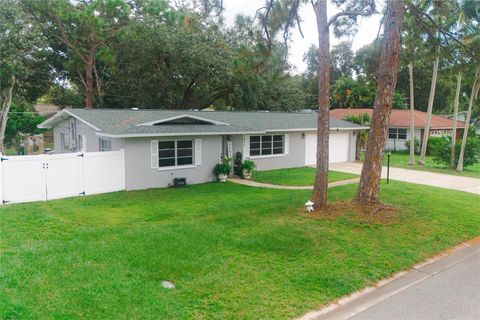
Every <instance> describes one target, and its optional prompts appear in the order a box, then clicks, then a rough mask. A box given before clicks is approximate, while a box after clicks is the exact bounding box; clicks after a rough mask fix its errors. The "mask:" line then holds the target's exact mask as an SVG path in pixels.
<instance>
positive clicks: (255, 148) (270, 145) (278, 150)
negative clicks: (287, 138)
mask: <svg viewBox="0 0 480 320" xmlns="http://www.w3.org/2000/svg"><path fill="white" fill-rule="evenodd" d="M283 151H284V138H283V135H281V134H276V135H265V136H250V156H253V157H254V156H267V155H275V154H283Z"/></svg>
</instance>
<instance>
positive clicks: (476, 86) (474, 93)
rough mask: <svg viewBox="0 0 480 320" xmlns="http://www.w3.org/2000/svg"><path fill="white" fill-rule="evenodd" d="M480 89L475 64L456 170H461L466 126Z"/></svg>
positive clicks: (479, 76) (466, 136)
mask: <svg viewBox="0 0 480 320" xmlns="http://www.w3.org/2000/svg"><path fill="white" fill-rule="evenodd" d="M479 90H480V65H478V66H477V72H476V73H475V80H474V81H473V86H472V93H471V95H470V101H469V102H468V110H467V117H466V119H465V129H463V137H462V146H461V148H460V155H459V156H458V164H457V171H463V156H464V154H465V146H466V144H467V138H468V126H469V125H470V118H471V116H472V107H473V102H474V101H475V100H477V97H478V91H479Z"/></svg>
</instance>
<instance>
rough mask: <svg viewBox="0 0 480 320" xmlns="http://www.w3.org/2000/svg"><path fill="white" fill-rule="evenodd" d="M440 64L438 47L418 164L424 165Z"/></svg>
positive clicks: (438, 48)
mask: <svg viewBox="0 0 480 320" xmlns="http://www.w3.org/2000/svg"><path fill="white" fill-rule="evenodd" d="M439 62H440V47H437V54H436V57H435V62H434V63H433V75H432V85H431V86H430V96H429V98H428V108H427V120H426V122H425V130H424V131H423V140H422V150H421V151H420V159H419V160H418V163H419V164H421V165H425V155H426V154H427V144H428V137H429V136H430V121H431V120H432V110H433V101H434V100H435V87H436V85H437V74H438V64H439Z"/></svg>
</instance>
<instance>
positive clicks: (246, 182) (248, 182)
mask: <svg viewBox="0 0 480 320" xmlns="http://www.w3.org/2000/svg"><path fill="white" fill-rule="evenodd" d="M228 181H230V182H233V183H238V184H243V185H245V186H249V187H257V188H270V189H285V190H312V189H313V186H282V185H278V184H269V183H261V182H255V181H252V180H244V179H240V178H237V177H231V178H228ZM358 181H360V178H354V179H348V180H342V181H336V182H330V183H329V184H328V187H329V188H332V187H337V186H343V185H345V184H350V183H357V182H358Z"/></svg>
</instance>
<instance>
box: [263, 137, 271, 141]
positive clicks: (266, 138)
mask: <svg viewBox="0 0 480 320" xmlns="http://www.w3.org/2000/svg"><path fill="white" fill-rule="evenodd" d="M270 141H272V136H262V142H270Z"/></svg>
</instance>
